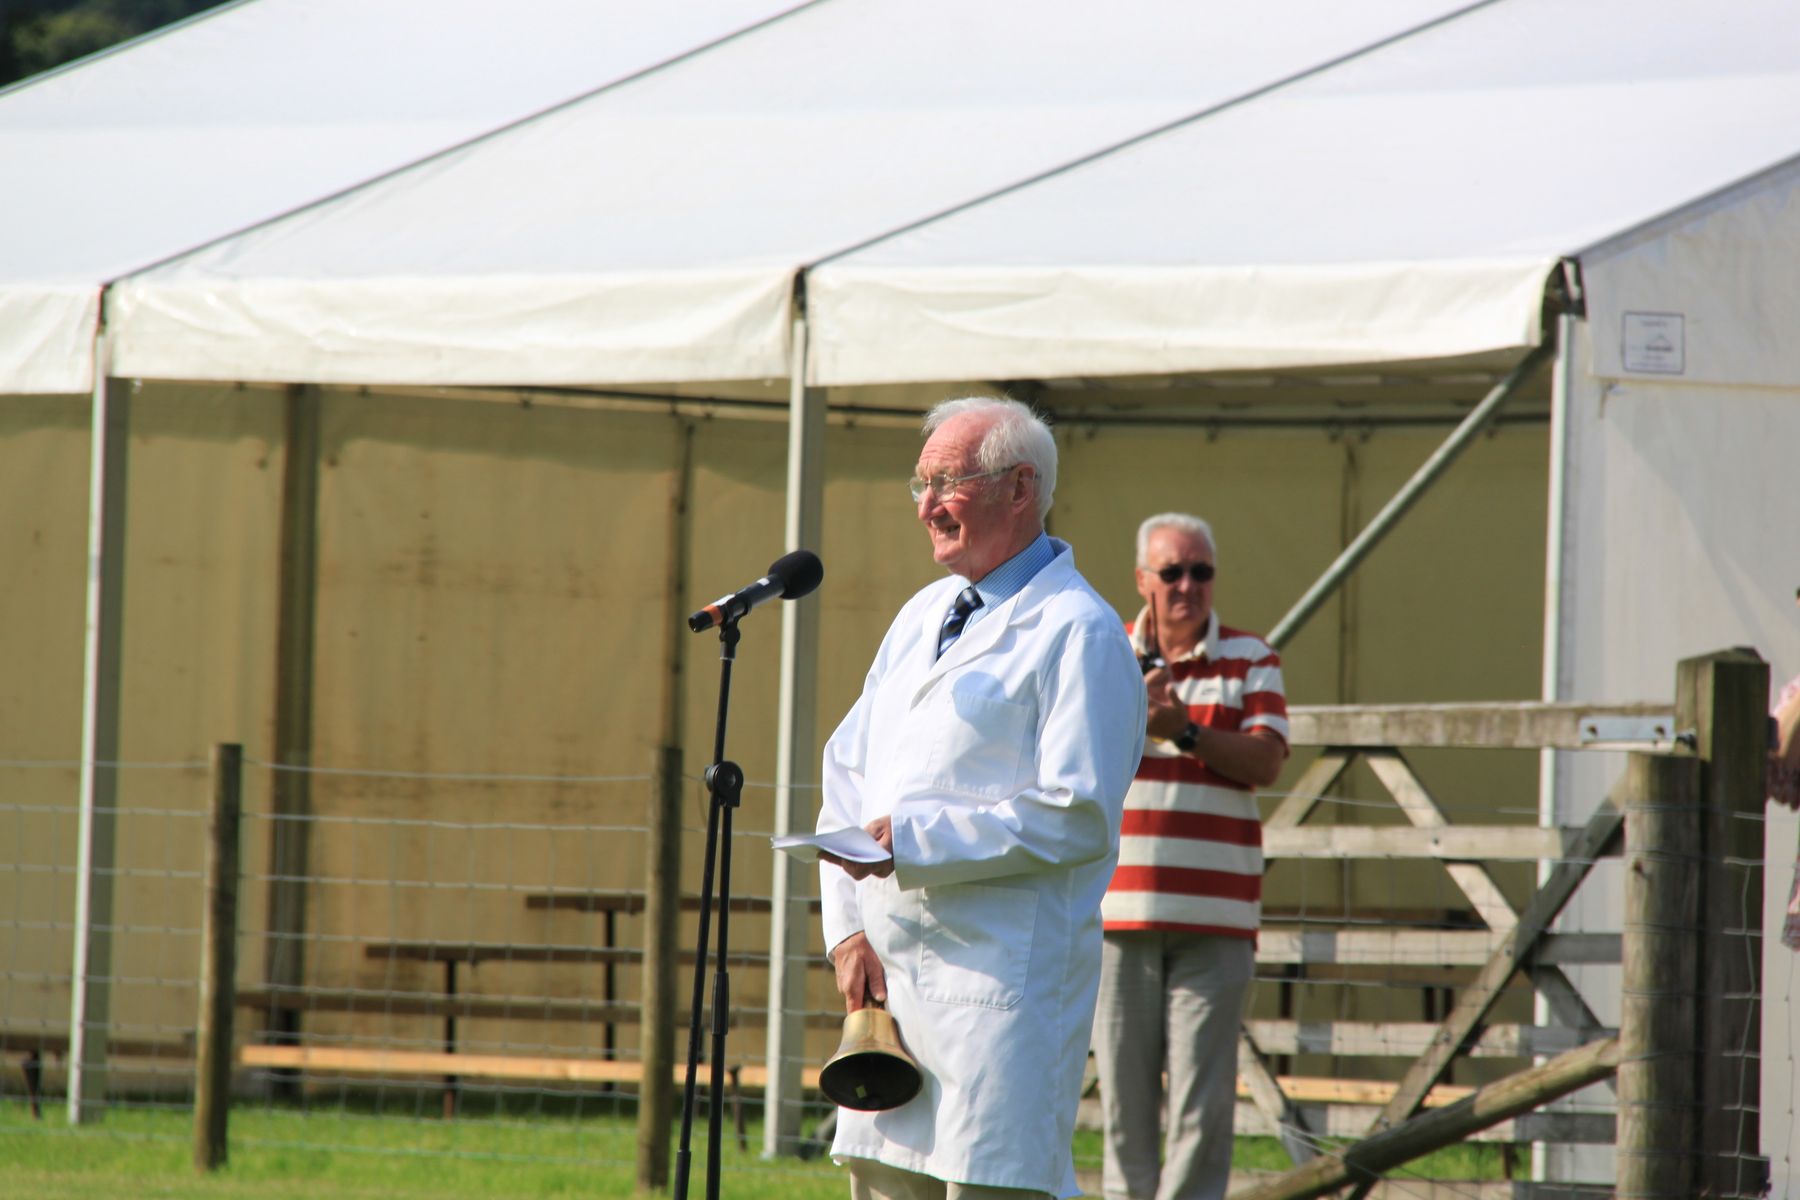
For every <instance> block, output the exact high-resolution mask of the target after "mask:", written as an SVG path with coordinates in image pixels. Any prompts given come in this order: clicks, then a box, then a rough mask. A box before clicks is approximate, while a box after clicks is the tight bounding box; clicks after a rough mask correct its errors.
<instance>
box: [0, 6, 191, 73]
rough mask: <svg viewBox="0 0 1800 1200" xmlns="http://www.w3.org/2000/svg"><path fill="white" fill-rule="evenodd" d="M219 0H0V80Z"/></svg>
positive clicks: (72, 56)
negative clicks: (1, 8) (0, 11)
mask: <svg viewBox="0 0 1800 1200" xmlns="http://www.w3.org/2000/svg"><path fill="white" fill-rule="evenodd" d="M220 3H221V0H0V5H3V10H4V14H5V15H4V18H3V19H0V84H7V83H11V82H13V81H14V80H17V79H23V78H25V77H26V76H28V75H35V74H37V73H38V72H40V71H48V70H49V69H50V68H51V67H55V66H60V65H61V64H63V63H66V62H70V61H72V60H74V59H77V58H81V57H82V56H84V55H88V54H93V53H94V52H96V51H99V50H104V49H106V48H107V47H108V46H112V45H116V44H118V43H119V42H122V41H125V40H127V39H129V38H134V37H137V36H138V35H139V34H141V33H148V32H149V31H150V30H152V29H157V28H159V27H161V26H163V25H168V24H170V23H171V22H174V21H179V20H181V19H182V18H183V17H188V16H192V15H193V14H194V13H197V12H200V11H202V10H203V9H208V8H216V7H217V6H218V5H219V4H220Z"/></svg>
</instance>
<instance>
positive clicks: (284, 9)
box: [0, 0, 791, 394]
mask: <svg viewBox="0 0 1800 1200" xmlns="http://www.w3.org/2000/svg"><path fill="white" fill-rule="evenodd" d="M789 7H791V3H784V2H780V0H698V2H696V3H684V4H680V5H676V6H671V7H667V8H662V7H654V8H652V7H645V6H641V5H636V6H634V5H622V4H621V5H599V4H593V3H589V2H588V0H533V2H532V3H531V4H530V5H529V6H520V7H518V8H516V9H514V10H511V13H510V14H509V15H508V17H507V18H506V19H504V20H501V19H497V16H496V12H495V10H494V8H493V6H492V5H488V4H479V3H474V2H472V0H389V2H387V3H382V4H367V3H360V2H359V0H239V2H238V3H234V4H229V5H226V6H224V7H222V8H219V9H214V10H212V11H210V12H207V13H203V14H201V15H199V16H197V17H194V18H192V19H191V20H189V21H186V22H184V23H182V24H181V25H179V26H175V27H172V28H170V29H168V30H163V31H159V32H157V33H153V34H150V35H147V36H146V37H144V38H141V39H139V40H137V41H135V42H133V43H130V44H128V45H126V46H122V47H118V48H116V49H114V50H112V51H109V52H106V53H103V54H100V55H98V56H96V57H94V58H91V59H87V60H84V61H82V62H80V63H77V64H73V65H71V66H68V67H65V68H62V69H60V70H57V71H53V72H49V73H46V74H44V75H42V76H38V77H36V78H33V79H29V80H25V81H23V82H21V83H18V84H15V85H14V86H12V87H10V88H8V89H6V90H5V91H4V92H3V93H0V163H3V164H5V165H4V168H3V169H0V170H3V176H4V179H5V185H4V186H3V187H0V228H4V229H5V231H6V232H5V234H4V235H0V238H3V241H0V394H24V393H34V392H39V393H56V392H85V391H87V390H88V388H89V387H90V386H91V382H92V371H93V344H94V336H95V333H96V329H97V321H98V318H99V312H100V291H101V288H102V286H103V285H104V284H106V283H107V282H108V281H110V280H113V279H116V278H118V277H119V276H121V275H124V274H126V273H127V272H130V271H134V270H138V269H140V268H143V267H147V266H150V265H151V264H153V263H156V262H160V261H161V260H163V259H165V258H169V257H171V256H173V255H176V254H180V253H182V252H184V251H187V250H191V249H193V248H194V247H196V246H198V245H202V244H204V243H206V242H209V241H211V240H213V239H215V238H218V237H220V236H223V235H225V234H229V233H232V232H234V231H237V230H240V229H243V228H245V227H247V226H250V225H254V224H256V223H258V222H261V221H264V220H267V219H268V218H270V217H273V216H278V215H280V214H282V213H284V212H288V211H290V210H292V209H296V208H299V207H302V206H304V205H307V204H310V203H312V202H313V201H316V200H319V199H321V198H323V197H326V196H329V195H332V194H333V193H335V192H338V191H341V190H343V189H344V188H347V187H351V186H353V185H355V184H358V183H362V182H364V181H366V180H368V179H370V178H372V177H374V176H376V175H379V174H382V173H384V172H386V171H390V170H393V169H395V168H397V167H401V166H404V165H406V164H408V163H410V162H413V161H415V160H418V159H421V158H424V157H426V156H428V155H430V154H433V153H436V152H437V151H440V150H443V149H445V148H447V147H450V146H455V145H458V144H460V143H463V142H466V141H468V140H469V139H470V138H473V137H477V136H479V135H481V134H484V133H487V132H488V131H490V130H493V129H495V128H498V127H499V126H501V125H504V124H506V123H508V122H512V121H516V120H518V119H520V118H522V117H526V116H530V115H531V114H533V113H537V112H541V111H543V110H545V109H548V108H551V107H553V106H555V105H558V104H561V103H563V102H565V101H569V100H572V99H575V98H577V97H580V96H584V95H588V94H591V93H593V92H596V91H598V90H601V89H604V88H605V87H607V86H609V85H612V84H615V83H617V82H619V81H620V80H622V79H627V78H630V77H632V76H635V75H637V74H639V73H641V72H643V71H646V70H651V69H654V68H655V67H657V66H658V65H660V64H663V63H665V62H667V61H669V60H671V59H675V58H679V57H680V56H682V55H685V54H688V53H691V52H693V51H695V50H696V49H698V48H700V47H703V46H706V45H709V44H711V43H713V42H716V41H718V40H720V39H722V38H727V37H729V36H731V35H732V34H734V33H736V32H738V31H740V30H742V29H744V28H746V27H748V26H751V25H754V24H757V23H759V22H762V21H766V20H769V19H771V18H772V17H775V16H778V15H779V14H780V13H781V12H782V11H783V10H785V9H787V8H789Z"/></svg>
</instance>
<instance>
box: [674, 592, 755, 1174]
mask: <svg viewBox="0 0 1800 1200" xmlns="http://www.w3.org/2000/svg"><path fill="white" fill-rule="evenodd" d="M738 636H739V635H738V618H737V617H730V618H728V619H727V620H725V621H723V622H721V623H720V625H719V642H720V650H719V658H720V663H719V715H718V720H717V723H716V724H715V726H714V731H713V761H712V765H711V766H709V767H707V768H706V775H705V780H706V787H707V790H708V791H709V792H711V793H712V804H711V806H710V809H709V811H708V813H707V818H706V865H705V868H704V870H703V872H702V874H701V881H700V935H699V941H698V946H697V948H696V952H695V954H694V996H693V1003H692V1004H691V1005H690V1006H689V1008H688V1057H687V1079H686V1082H685V1083H684V1084H683V1085H682V1089H681V1142H680V1146H679V1148H678V1149H677V1150H676V1152H675V1200H687V1194H688V1171H689V1166H690V1163H691V1161H692V1155H691V1154H690V1152H689V1145H690V1143H691V1141H692V1138H693V1128H694V1085H695V1080H696V1077H697V1076H698V1074H699V1069H700V1006H701V1000H702V999H703V998H704V996H705V994H706V987H705V982H706V942H707V935H708V918H709V917H710V916H711V910H712V901H713V863H714V860H715V859H716V860H717V862H718V877H719V950H718V960H717V965H716V966H715V967H714V969H713V1006H712V1092H711V1094H710V1095H709V1096H708V1098H707V1114H706V1119H707V1135H708V1136H707V1143H706V1200H719V1151H720V1147H721V1146H722V1145H723V1144H724V1141H725V1139H724V1124H725V1086H724V1084H725V1080H724V1072H725V1029H726V1025H727V1022H726V1004H727V999H728V997H729V995H730V989H731V983H730V975H729V973H728V972H727V970H726V966H725V956H726V943H727V941H728V930H729V920H730V916H731V814H732V810H734V809H735V808H737V806H738V801H739V799H740V797H741V795H742V793H743V789H744V771H743V768H741V767H739V766H738V765H737V764H736V763H734V762H729V761H727V760H726V758H725V718H726V713H727V711H728V710H729V708H730V705H731V666H732V663H733V662H734V661H736V659H737V644H738Z"/></svg>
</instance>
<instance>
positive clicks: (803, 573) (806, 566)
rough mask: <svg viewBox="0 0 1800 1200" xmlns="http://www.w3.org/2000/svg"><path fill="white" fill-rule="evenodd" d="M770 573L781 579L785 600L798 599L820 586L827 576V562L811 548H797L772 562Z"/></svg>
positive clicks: (782, 596)
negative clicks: (821, 560)
mask: <svg viewBox="0 0 1800 1200" xmlns="http://www.w3.org/2000/svg"><path fill="white" fill-rule="evenodd" d="M769 574H771V575H773V576H774V577H775V578H777V579H779V580H781V583H782V588H781V598H782V599H783V600H798V599H799V598H800V597H801V596H804V595H807V594H808V593H810V592H811V591H812V590H813V589H814V588H816V587H818V586H819V583H820V582H821V581H822V580H823V579H824V578H825V564H824V563H822V562H820V561H819V556H818V555H816V554H814V553H813V552H812V551H811V550H796V551H794V552H793V553H792V554H784V555H782V556H781V557H780V558H778V559H776V560H775V561H774V562H772V563H770V564H769Z"/></svg>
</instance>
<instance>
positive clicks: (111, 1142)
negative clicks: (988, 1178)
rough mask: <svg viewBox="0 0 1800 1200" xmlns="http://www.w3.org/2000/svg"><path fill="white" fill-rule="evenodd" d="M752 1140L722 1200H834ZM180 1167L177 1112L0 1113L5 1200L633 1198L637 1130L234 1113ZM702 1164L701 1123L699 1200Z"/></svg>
mask: <svg viewBox="0 0 1800 1200" xmlns="http://www.w3.org/2000/svg"><path fill="white" fill-rule="evenodd" d="M760 1138H761V1131H760V1130H759V1129H755V1128H752V1129H751V1131H750V1150H749V1152H748V1153H746V1152H743V1151H740V1150H739V1149H738V1148H737V1146H736V1144H735V1140H730V1141H728V1142H727V1143H726V1146H725V1148H724V1151H723V1154H722V1165H723V1168H724V1169H723V1172H722V1176H721V1189H720V1190H721V1192H723V1193H726V1194H729V1195H730V1196H732V1197H733V1198H734V1200H737V1198H739V1197H742V1198H743V1200H827V1198H829V1200H843V1198H844V1196H845V1194H846V1192H847V1190H848V1185H847V1184H846V1182H845V1176H844V1173H843V1171H842V1170H841V1169H839V1168H838V1167H835V1166H833V1165H832V1164H831V1163H830V1162H828V1161H816V1160H815V1161H813V1162H804V1163H803V1162H798V1161H795V1160H790V1159H783V1160H781V1161H779V1162H763V1161H762V1160H761V1159H760V1156H759V1151H760V1149H761V1141H760ZM670 1140H671V1144H673V1143H674V1142H675V1141H676V1135H672V1136H671V1139H670ZM192 1154H193V1151H192V1119H191V1116H190V1114H189V1112H188V1111H187V1110H186V1109H185V1108H164V1107H154V1108H152V1107H135V1108H121V1107H115V1108H112V1109H110V1110H109V1111H108V1112H107V1113H106V1115H105V1117H104V1119H103V1120H102V1121H101V1122H99V1123H98V1124H96V1125H93V1126H89V1127H83V1128H81V1129H72V1128H71V1127H69V1126H68V1125H67V1124H66V1123H64V1121H63V1120H62V1115H61V1112H60V1111H54V1112H51V1111H47V1112H46V1113H45V1117H44V1120H42V1121H39V1122H34V1121H32V1120H31V1119H30V1116H29V1114H28V1113H27V1112H26V1110H25V1107H24V1106H23V1105H21V1104H18V1103H16V1102H15V1103H4V1104H0V1179H4V1180H5V1182H6V1194H7V1195H13V1196H30V1197H33V1198H34V1200H127V1198H130V1200H136V1198H137V1197H159V1198H160V1197H184V1198H185V1197H199V1198H215V1200H226V1198H233V1200H237V1198H241V1200H303V1198H304V1200H318V1198H319V1197H320V1196H331V1197H334V1198H336V1197H343V1198H345V1200H458V1198H461V1197H469V1198H471V1200H473V1198H474V1197H484V1198H485V1197H492V1196H546V1197H557V1196H571V1197H573V1196H582V1197H606V1196H618V1197H628V1196H631V1195H632V1194H633V1193H634V1191H635V1180H636V1155H637V1125H636V1120H635V1118H634V1117H633V1116H632V1115H630V1114H629V1113H627V1114H624V1115H604V1116H588V1117H570V1116H565V1115H558V1114H541V1115H534V1114H524V1115H521V1114H507V1115H506V1116H505V1117H503V1118H492V1117H473V1118H464V1119H459V1120H456V1121H443V1120H438V1119H434V1118H429V1117H427V1118H419V1117H413V1116H402V1115H392V1114H390V1115H386V1116H376V1115H372V1114H371V1113H369V1112H366V1111H358V1110H357V1109H355V1108H345V1109H340V1108H337V1107H332V1108H328V1109H326V1108H315V1109H314V1110H312V1111H311V1112H300V1111H294V1110H282V1109H275V1108H256V1107H250V1106H241V1107H239V1108H238V1109H236V1110H234V1111H233V1112H232V1115H231V1161H230V1164H229V1165H228V1166H227V1167H226V1168H225V1169H224V1170H222V1171H219V1172H216V1173H214V1174H211V1175H200V1174H198V1173H196V1172H195V1171H194V1168H193V1165H192ZM705 1164H706V1138H705V1114H704V1113H701V1114H700V1115H699V1117H698V1120H697V1124H696V1126H695V1130H694V1138H693V1156H692V1168H691V1171H692V1174H691V1177H690V1180H689V1193H690V1195H693V1196H700V1195H703V1194H704V1188H705V1172H706V1165H705Z"/></svg>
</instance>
